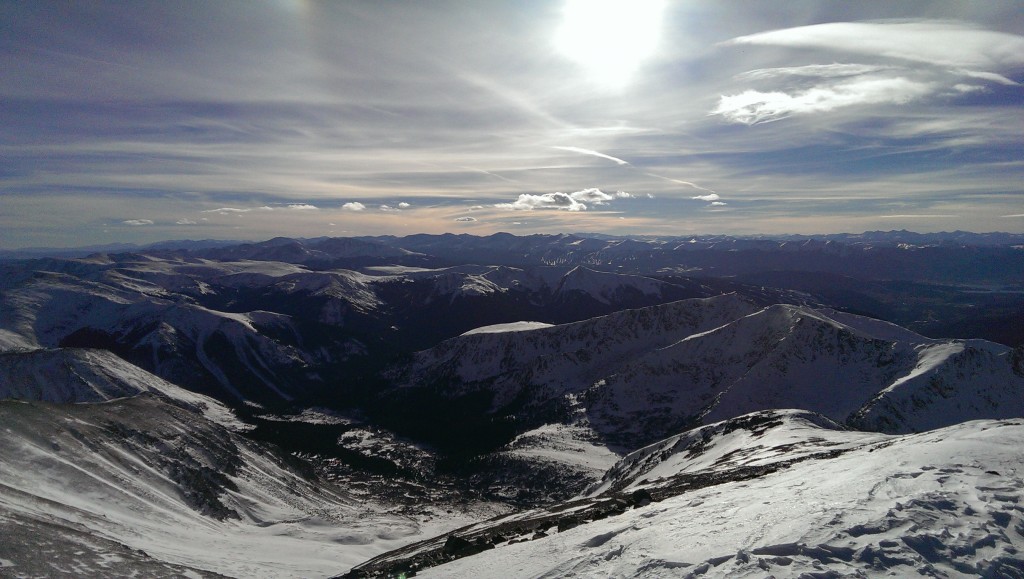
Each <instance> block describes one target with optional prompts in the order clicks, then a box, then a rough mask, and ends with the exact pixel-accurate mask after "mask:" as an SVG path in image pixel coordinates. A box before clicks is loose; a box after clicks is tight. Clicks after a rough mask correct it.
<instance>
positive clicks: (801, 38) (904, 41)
mask: <svg viewBox="0 0 1024 579" xmlns="http://www.w3.org/2000/svg"><path fill="white" fill-rule="evenodd" d="M730 44H753V45H770V46H787V47H792V48H809V49H827V50H838V51H843V52H849V53H857V54H866V55H872V56H884V57H888V58H895V59H900V60H908V61H913V62H923V63H927V64H933V65H939V66H953V67H959V68H978V67H981V68H1000V67H1005V66H1016V65H1021V64H1024V37H1022V36H1017V35H1015V34H1007V33H1005V32H995V31H991V30H982V29H979V28H978V27H976V26H973V25H971V24H969V23H965V22H957V21H950V20H918V21H892V22H832V23H828V24H815V25H812V26H800V27H797V28H786V29H782V30H773V31H769V32H761V33H758V34H751V35H748V36H740V37H738V38H734V39H732V40H731V41H730Z"/></svg>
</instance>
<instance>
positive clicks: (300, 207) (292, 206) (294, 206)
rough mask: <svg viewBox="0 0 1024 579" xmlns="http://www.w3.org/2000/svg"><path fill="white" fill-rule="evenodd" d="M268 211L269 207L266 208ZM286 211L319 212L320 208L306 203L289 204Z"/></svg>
mask: <svg viewBox="0 0 1024 579" xmlns="http://www.w3.org/2000/svg"><path fill="white" fill-rule="evenodd" d="M268 209H269V207H268ZM288 209H292V210H295V211H319V210H320V208H319V207H317V206H316V205H310V204H308V203H289V204H288Z"/></svg>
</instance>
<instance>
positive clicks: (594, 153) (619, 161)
mask: <svg viewBox="0 0 1024 579" xmlns="http://www.w3.org/2000/svg"><path fill="white" fill-rule="evenodd" d="M551 148H552V149H558V150H560V151H569V152H571V153H579V154H581V155H590V156H591V157H598V158H600V159H608V160H609V161H614V162H615V163H616V164H618V165H629V161H624V160H622V159H619V158H618V157H612V156H611V155H605V154H604V153H600V152H598V151H592V150H590V149H583V148H581V147H551Z"/></svg>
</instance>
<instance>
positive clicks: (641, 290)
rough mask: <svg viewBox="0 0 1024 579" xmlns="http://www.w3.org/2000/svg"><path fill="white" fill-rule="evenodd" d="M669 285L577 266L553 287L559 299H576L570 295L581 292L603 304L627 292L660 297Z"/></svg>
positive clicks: (621, 297) (614, 301)
mask: <svg viewBox="0 0 1024 579" xmlns="http://www.w3.org/2000/svg"><path fill="white" fill-rule="evenodd" d="M671 287H672V285H671V284H668V283H665V282H663V281H658V280H655V279H651V278H648V277H643V276H639V275H624V274H617V273H608V272H602V271H595V270H593V269H590V268H587V267H583V266H577V267H575V268H573V269H572V270H571V271H569V272H568V273H566V274H565V276H564V277H562V279H561V280H560V281H559V282H558V286H557V287H556V288H555V295H556V297H558V298H560V299H562V300H571V299H578V296H574V295H573V294H584V295H587V296H590V297H591V298H593V299H595V300H597V301H599V302H601V303H603V304H612V303H617V302H622V301H625V299H624V298H626V297H628V296H629V295H630V294H633V295H637V294H639V295H645V296H647V295H650V296H655V297H661V296H662V294H663V293H667V292H668V291H670V288H671Z"/></svg>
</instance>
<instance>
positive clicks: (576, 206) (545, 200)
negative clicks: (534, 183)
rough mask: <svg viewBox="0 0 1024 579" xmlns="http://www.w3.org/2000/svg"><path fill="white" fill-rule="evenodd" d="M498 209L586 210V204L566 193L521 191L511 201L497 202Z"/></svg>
mask: <svg viewBox="0 0 1024 579" xmlns="http://www.w3.org/2000/svg"><path fill="white" fill-rule="evenodd" d="M494 206H495V207H497V208H499V209H512V210H515V211H530V210H533V209H561V210H565V211H586V210H587V206H586V205H584V204H583V203H580V202H579V201H577V200H575V199H573V198H572V195H569V194H568V193H544V194H541V195H530V194H529V193H523V194H521V195H519V198H518V199H516V200H515V201H513V202H512V203H497V204H495V205H494Z"/></svg>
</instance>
